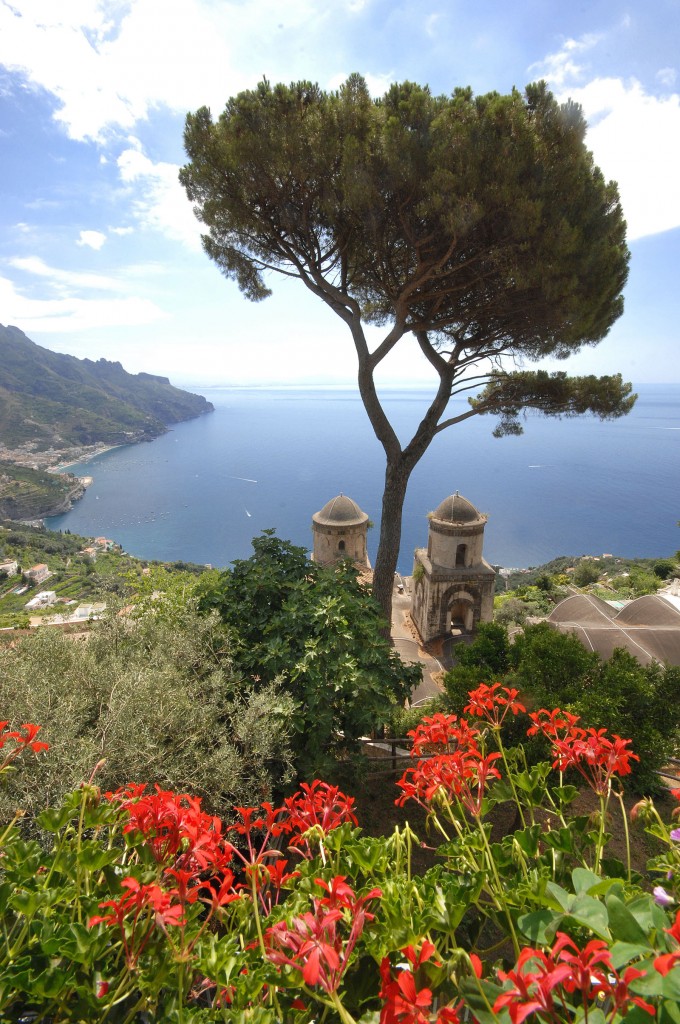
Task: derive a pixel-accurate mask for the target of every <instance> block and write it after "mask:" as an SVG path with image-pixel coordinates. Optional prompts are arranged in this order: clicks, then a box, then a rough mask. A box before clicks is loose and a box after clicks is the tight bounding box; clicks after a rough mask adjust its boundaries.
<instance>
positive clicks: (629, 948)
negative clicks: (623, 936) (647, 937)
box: [609, 940, 649, 971]
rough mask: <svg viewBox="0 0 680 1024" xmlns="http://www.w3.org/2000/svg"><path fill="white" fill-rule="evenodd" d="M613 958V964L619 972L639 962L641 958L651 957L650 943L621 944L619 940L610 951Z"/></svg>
mask: <svg viewBox="0 0 680 1024" xmlns="http://www.w3.org/2000/svg"><path fill="white" fill-rule="evenodd" d="M609 952H610V954H611V958H612V964H613V966H614V968H615V969H616V970H617V971H618V970H620V969H621V968H622V967H627V966H628V965H629V964H631V963H633V961H635V960H639V959H640V957H643V956H648V955H649V943H648V942H645V943H644V944H642V943H636V942H619V941H618V940H617V941H615V942H613V943H612V945H611V947H610V950H609Z"/></svg>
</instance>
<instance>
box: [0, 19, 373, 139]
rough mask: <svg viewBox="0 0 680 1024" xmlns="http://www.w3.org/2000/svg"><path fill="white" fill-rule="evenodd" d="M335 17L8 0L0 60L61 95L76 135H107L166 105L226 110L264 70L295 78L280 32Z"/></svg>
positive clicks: (62, 110)
mask: <svg viewBox="0 0 680 1024" xmlns="http://www.w3.org/2000/svg"><path fill="white" fill-rule="evenodd" d="M357 9H358V8H357V5H356V4H350V5H349V10H350V12H351V11H356V10H357ZM328 13H329V12H328V11H327V10H324V9H323V5H318V4H315V3H314V2H313V0H288V2H287V4H286V6H285V10H284V9H283V8H282V7H281V3H280V0H258V2H257V3H256V4H254V3H253V2H245V3H243V2H240V0H220V2H219V3H213V2H211V0H182V2H181V3H168V2H167V0H127V2H122V0H68V2H61V3H59V2H56V0H23V2H22V6H21V13H19V11H18V10H17V9H15V8H13V7H11V6H10V5H9V4H5V3H2V4H0V64H4V65H5V66H6V67H7V68H9V69H10V70H12V71H15V72H16V71H19V72H21V73H23V74H24V75H25V76H26V78H27V80H28V82H29V83H30V84H31V85H33V86H37V87H39V88H43V89H46V90H47V91H48V92H50V93H52V94H53V95H54V96H55V97H56V99H57V100H58V103H59V108H58V109H57V111H56V113H55V117H56V119H57V120H58V121H60V122H61V123H62V124H63V125H64V127H65V129H66V131H67V133H68V135H69V136H70V137H71V138H73V139H79V140H83V139H95V140H99V141H101V140H103V139H104V138H105V136H106V134H107V131H108V130H110V129H111V128H115V129H123V130H126V129H131V128H133V127H134V125H135V124H136V123H137V122H138V121H140V120H144V119H146V118H147V117H148V115H149V113H150V112H151V111H152V110H153V108H156V107H159V106H161V105H164V106H166V107H168V108H169V109H171V110H172V111H175V112H180V113H183V112H184V111H186V110H188V109H193V108H196V107H198V106H201V105H202V104H206V103H207V104H209V105H210V106H212V107H213V109H217V110H221V109H222V107H223V105H224V103H225V100H226V99H227V98H228V97H229V96H230V95H232V93H234V92H237V91H239V90H241V89H243V88H246V87H248V86H252V85H254V83H255V81H257V79H259V78H260V77H261V76H262V75H263V74H265V73H266V74H268V75H276V76H277V77H278V76H279V75H280V74H281V73H283V76H284V77H287V76H288V75H287V73H286V70H285V69H286V67H289V66H290V52H289V47H288V46H287V45H283V46H282V45H281V43H282V37H284V36H285V37H286V39H287V38H288V37H293V38H295V37H296V36H298V35H299V33H300V32H301V31H303V30H304V31H305V33H306V34H307V35H309V34H310V33H313V32H314V29H315V26H316V25H317V24H319V23H323V22H324V21H325V20H326V19H327V17H328ZM263 26H269V27H270V29H273V28H274V27H275V26H276V27H278V31H269V32H266V33H263V31H262V28H263ZM302 56H303V60H304V63H305V64H307V58H306V57H304V55H302ZM278 69H280V71H279V70H278Z"/></svg>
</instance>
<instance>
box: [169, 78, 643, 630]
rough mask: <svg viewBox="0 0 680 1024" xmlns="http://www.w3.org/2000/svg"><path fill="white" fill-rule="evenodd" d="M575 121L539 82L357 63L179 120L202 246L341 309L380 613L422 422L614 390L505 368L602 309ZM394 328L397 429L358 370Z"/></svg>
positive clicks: (616, 398)
mask: <svg viewBox="0 0 680 1024" xmlns="http://www.w3.org/2000/svg"><path fill="white" fill-rule="evenodd" d="M585 132H586V123H585V121H584V119H583V116H582V114H581V110H580V108H579V107H578V106H577V105H575V104H574V103H571V102H568V103H566V104H563V105H560V104H558V103H557V101H556V100H555V99H554V97H553V96H552V95H551V94H550V92H549V91H548V90H547V88H546V87H545V85H544V84H542V83H539V84H534V85H529V86H527V88H526V91H525V93H524V94H521V93H520V92H518V91H517V90H513V92H512V93H510V94H509V95H505V96H504V95H499V94H497V93H489V94H488V95H484V96H474V95H473V93H472V91H471V90H470V89H465V88H461V89H456V90H455V91H454V92H453V94H452V95H451V96H433V95H432V94H431V93H430V91H429V89H427V88H426V87H421V86H419V85H414V84H412V83H409V82H405V83H402V84H396V85H393V86H392V87H391V88H390V89H389V90H388V91H387V93H386V94H385V95H384V96H383V97H382V98H380V99H376V100H373V99H371V97H370V95H369V93H368V89H367V87H366V83H365V82H364V80H363V79H362V78H361V77H360V76H359V75H352V76H351V77H350V78H349V79H348V80H347V82H346V83H345V84H344V85H343V86H342V87H341V88H340V89H339V90H338V91H337V92H330V93H327V92H324V91H323V90H321V89H320V88H319V87H318V86H316V85H313V84H311V83H309V82H298V83H294V84H292V85H290V86H285V85H276V86H272V85H270V84H269V83H268V82H267V81H263V82H262V83H260V84H259V85H258V87H257V88H256V89H254V90H248V91H245V92H242V93H240V94H239V95H237V96H235V97H233V98H231V99H230V100H229V101H228V102H227V105H226V107H225V109H224V111H223V113H222V114H221V115H220V116H219V118H217V120H213V118H212V116H211V113H210V111H209V110H208V109H207V108H205V107H203V108H201V109H199V110H198V111H197V112H196V113H194V114H189V115H188V117H187V120H186V129H185V136H184V141H185V148H186V152H187V155H188V158H189V162H188V163H187V165H186V166H185V167H184V168H183V169H182V170H181V172H180V180H181V182H182V184H183V185H184V187H185V189H186V192H187V195H188V196H189V198H190V199H191V200H192V202H193V203H194V208H195V211H196V214H197V216H198V217H199V219H200V220H201V221H202V222H203V223H204V224H205V226H206V229H207V230H206V234H205V235H204V236H203V245H204V248H205V251H206V253H207V254H208V256H209V257H210V258H211V259H212V260H214V261H215V263H216V264H217V266H218V267H219V268H220V270H221V271H222V272H223V273H224V274H225V275H226V276H227V277H228V278H232V279H234V280H235V281H236V282H237V283H238V285H239V287H240V289H241V290H242V292H243V293H244V294H245V295H246V296H247V298H249V299H251V300H253V301H259V300H261V299H264V298H265V297H266V296H267V295H269V294H270V288H269V284H268V281H269V280H270V279H271V275H272V274H280V275H284V276H287V277H293V278H297V279H298V280H300V281H301V282H302V283H303V284H304V285H305V286H306V287H307V288H308V289H309V290H310V291H311V292H312V293H313V294H314V295H316V296H317V297H318V298H319V299H320V300H321V301H322V302H324V303H325V304H326V305H327V306H328V307H329V309H330V310H332V312H333V313H335V314H336V315H337V316H338V317H339V318H340V319H341V320H342V321H343V322H344V323H345V324H346V325H347V329H348V332H349V335H350V336H351V338H352V341H353V343H354V348H355V350H356V356H357V364H358V386H359V391H360V394H361V397H362V400H363V403H364V406H365V408H366V412H367V414H368V417H369V420H370V422H371V425H372V427H373V430H374V432H375V434H376V436H377V438H378V439H379V441H380V443H381V444H382V447H383V449H384V451H385V458H386V469H385V484H384V492H383V504H382V517H381V524H380V540H379V546H378V553H377V558H376V564H375V574H374V593H375V596H376V598H377V600H378V602H379V604H380V606H381V608H382V610H383V614H384V615H385V617H386V618H387V619H388V620H389V616H390V611H391V601H392V585H393V576H394V571H395V569H396V564H397V558H398V554H399V544H400V538H401V516H402V508H403V502H404V498H405V494H406V487H407V483H408V480H409V477H410V474H411V472H412V471H413V469H414V467H415V466H416V464H417V463H418V461H419V459H420V458H421V457H422V456H423V454H424V453H425V451H426V450H427V448H428V446H429V444H430V443H431V442H432V440H433V438H434V437H435V436H436V435H437V434H438V433H440V432H441V431H443V430H445V429H446V428H448V427H449V426H452V425H455V424H459V423H461V422H463V421H464V420H466V419H468V418H469V417H471V416H478V415H483V414H496V415H497V416H499V423H498V426H497V427H496V433H498V434H503V433H509V432H510V433H517V432H520V431H521V426H520V423H519V419H518V416H519V413H520V412H521V411H522V410H523V409H527V408H532V409H537V410H539V411H540V412H542V413H545V414H547V415H577V414H580V413H585V412H592V413H594V414H596V415H597V416H600V417H602V418H606V417H613V416H620V415H622V414H624V413H626V412H628V411H629V410H630V408H631V407H632V404H633V401H634V396H632V395H631V387H630V385H628V384H624V383H623V382H622V380H621V378H620V376H618V375H613V376H609V377H602V378H595V377H575V378H570V377H567V375H566V374H565V373H563V372H559V373H547V372H544V371H541V370H537V371H533V372H532V371H528V370H527V369H526V368H525V367H526V362H527V361H536V360H540V359H542V358H543V357H546V356H552V357H556V358H558V359H562V358H565V357H567V356H569V355H571V354H572V353H575V352H577V351H578V350H579V348H580V347H581V346H583V345H594V344H596V343H597V342H599V341H600V340H601V339H602V338H604V337H605V335H606V334H607V332H608V331H609V329H610V327H611V325H612V324H613V322H614V321H615V320H616V319H617V317H618V316H620V314H621V312H622V308H623V304H622V297H621V292H622V289H623V286H624V284H625V281H626V276H627V267H628V257H629V254H628V250H627V247H626V243H625V222H624V219H623V215H622V211H621V207H620V204H619V200H618V194H617V189H616V185H615V184H613V183H611V182H609V183H608V182H606V181H605V180H604V178H603V176H602V174H601V172H600V171H599V169H598V168H597V167H596V166H595V165H594V164H593V160H592V156H591V154H590V152H589V151H588V149H587V148H586V146H585V142H584V137H585ZM368 328H371V329H378V331H377V340H374V339H375V338H376V332H375V331H371V332H369V331H368V330H367V329H368ZM397 345H411V346H412V347H413V348H414V350H417V351H418V352H420V353H421V354H422V355H423V356H424V357H425V359H426V360H427V361H428V362H429V364H430V367H431V369H432V373H433V379H434V383H435V390H434V397H433V398H432V401H431V403H430V405H429V408H427V409H426V410H425V411H424V414H423V416H422V419H421V421H420V423H419V425H418V427H417V429H416V430H415V432H414V434H413V437H412V438H411V439H410V440H409V441H408V443H405V444H402V443H401V442H400V440H399V438H398V437H397V434H396V432H395V430H394V428H393V426H392V424H391V423H390V421H389V418H388V416H387V414H386V412H385V409H384V407H383V405H382V403H381V401H380V398H379V395H378V391H377V388H376V383H375V372H376V370H377V368H378V367H379V366H380V364H381V363H382V362H383V361H384V360H385V359H386V358H387V357H388V356H389V354H390V353H391V352H393V350H394V349H395V347H396V346H397ZM460 395H464V396H467V397H468V404H467V406H463V408H462V410H461V409H460V407H459V406H458V407H455V408H452V407H451V406H450V403H451V400H452V398H454V397H456V396H460Z"/></svg>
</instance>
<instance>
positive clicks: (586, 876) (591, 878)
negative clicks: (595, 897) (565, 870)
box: [571, 868, 601, 894]
mask: <svg viewBox="0 0 680 1024" xmlns="http://www.w3.org/2000/svg"><path fill="white" fill-rule="evenodd" d="M571 880H572V882H573V885H574V892H575V893H577V894H578V893H582V892H590V890H591V889H592V887H593V886H595V885H598V883H599V882H600V881H601V879H600V876H599V875H596V874H595V873H594V872H593V871H590V870H589V869H588V868H574V870H573V871H572V873H571Z"/></svg>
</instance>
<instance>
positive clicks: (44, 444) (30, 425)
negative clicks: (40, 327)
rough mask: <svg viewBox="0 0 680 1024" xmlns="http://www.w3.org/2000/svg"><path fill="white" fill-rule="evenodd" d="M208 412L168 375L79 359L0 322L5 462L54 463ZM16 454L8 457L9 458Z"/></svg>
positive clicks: (0, 424)
mask: <svg viewBox="0 0 680 1024" xmlns="http://www.w3.org/2000/svg"><path fill="white" fill-rule="evenodd" d="M212 411H213V405H212V403H211V402H208V401H207V400H206V399H205V398H204V397H203V396H202V395H196V394H193V393H192V392H189V391H184V390H182V389H181V388H176V387H174V386H173V385H172V384H171V383H170V381H169V379H168V378H167V377H162V376H160V375H156V374H151V373H145V372H142V373H138V374H131V373H128V372H127V371H126V370H125V369H124V368H123V366H122V364H121V363H120V362H117V361H110V360H107V359H103V358H102V359H98V360H92V359H78V358H76V357H75V356H71V355H67V354H65V353H60V352H52V351H51V350H49V349H45V348H43V347H42V346H40V345H38V344H36V342H34V341H32V340H31V339H30V338H28V337H27V336H26V335H25V334H24V332H23V331H21V330H20V329H19V328H18V327H14V326H7V327H5V326H3V325H2V324H0V451H2V457H3V458H5V459H10V461H20V462H22V463H26V459H27V458H28V459H29V461H30V458H31V456H33V457H34V459H33V461H34V462H35V463H36V464H42V465H43V466H49V465H54V464H55V463H56V462H58V461H64V460H65V459H67V458H68V457H70V456H71V455H72V454H73V450H74V449H79V448H85V449H87V448H89V447H92V446H101V445H107V446H109V445H118V444H131V443H135V442H138V441H144V440H152V439H153V438H154V437H158V436H160V435H161V434H163V433H165V432H166V431H167V429H168V426H170V425H171V424H173V423H180V422H182V421H184V420H187V419H193V418H195V417H197V416H201V415H204V414H205V413H207V412H212ZM13 456H14V458H13Z"/></svg>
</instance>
